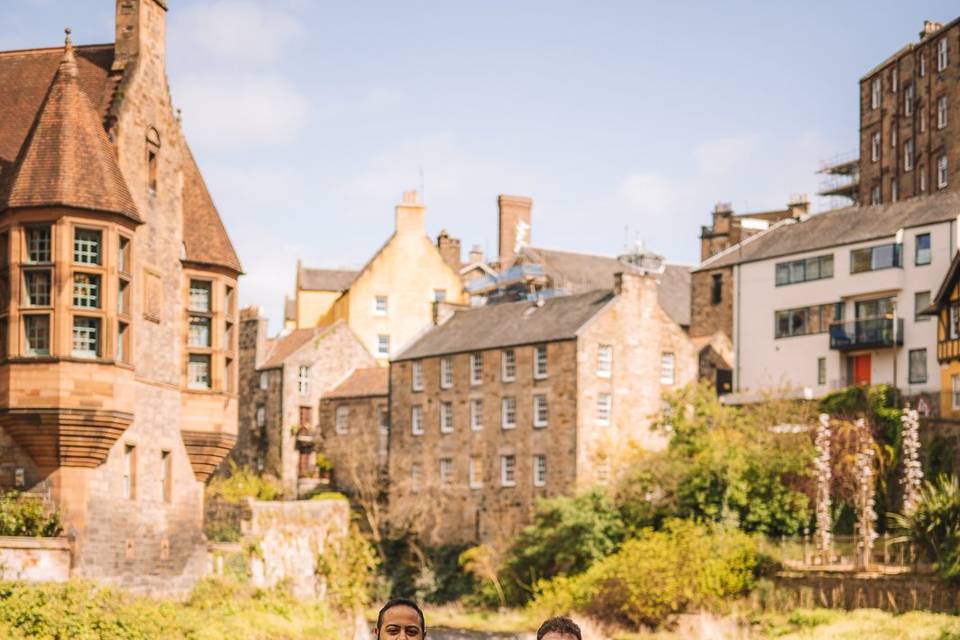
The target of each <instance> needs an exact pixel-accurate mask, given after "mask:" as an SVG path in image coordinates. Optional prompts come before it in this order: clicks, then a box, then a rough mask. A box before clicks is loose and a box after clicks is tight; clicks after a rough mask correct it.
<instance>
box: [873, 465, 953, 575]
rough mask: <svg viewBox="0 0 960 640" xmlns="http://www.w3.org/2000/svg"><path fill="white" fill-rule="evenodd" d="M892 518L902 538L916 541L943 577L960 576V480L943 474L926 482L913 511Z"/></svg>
mask: <svg viewBox="0 0 960 640" xmlns="http://www.w3.org/2000/svg"><path fill="white" fill-rule="evenodd" d="M889 517H890V522H891V524H892V525H893V526H894V527H895V529H896V530H897V532H898V534H899V535H900V540H909V541H910V542H913V543H914V544H915V545H916V546H917V549H919V551H920V553H922V554H923V556H924V557H925V558H927V559H928V560H931V561H933V562H934V564H935V565H936V567H937V571H938V572H939V573H940V575H941V576H942V577H943V578H945V579H948V580H953V581H956V580H958V579H960V481H958V480H957V477H956V476H948V475H940V476H938V477H937V478H936V480H934V481H933V482H929V481H928V482H925V483H924V484H923V486H922V487H921V488H920V493H919V496H918V499H917V502H916V503H915V506H914V508H913V509H912V510H911V511H908V512H907V513H892V514H890V516H889Z"/></svg>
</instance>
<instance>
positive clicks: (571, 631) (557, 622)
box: [537, 618, 583, 640]
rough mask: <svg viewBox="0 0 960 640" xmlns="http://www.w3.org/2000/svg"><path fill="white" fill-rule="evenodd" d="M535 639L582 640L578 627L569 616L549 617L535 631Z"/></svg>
mask: <svg viewBox="0 0 960 640" xmlns="http://www.w3.org/2000/svg"><path fill="white" fill-rule="evenodd" d="M537 640H583V639H582V638H581V637H580V627H578V626H577V623H575V622H574V621H573V620H571V619H570V618H550V619H549V620H547V621H546V622H544V623H543V624H542V625H540V630H539V631H537Z"/></svg>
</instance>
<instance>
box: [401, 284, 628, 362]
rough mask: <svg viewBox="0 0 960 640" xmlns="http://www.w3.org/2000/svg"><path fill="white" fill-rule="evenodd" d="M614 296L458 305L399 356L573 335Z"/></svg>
mask: <svg viewBox="0 0 960 640" xmlns="http://www.w3.org/2000/svg"><path fill="white" fill-rule="evenodd" d="M611 280H612V278H611ZM613 297H614V295H613V291H612V290H611V289H603V290H598V291H589V292H587V293H580V294H574V295H569V296H557V297H555V298H547V299H545V300H543V301H542V306H538V304H537V303H536V302H526V301H524V302H505V303H501V304H494V305H489V306H486V307H479V308H476V309H468V310H464V311H457V312H456V313H454V314H453V316H452V317H451V318H450V319H449V320H447V321H446V322H445V323H444V324H442V325H440V326H438V327H435V328H433V329H431V330H430V331H429V332H428V333H426V334H425V335H424V336H423V337H422V338H420V339H419V340H418V341H417V342H416V343H414V344H413V345H412V346H410V347H409V348H408V349H407V350H406V351H404V352H403V353H401V354H400V355H399V356H398V357H397V358H395V360H397V361H400V360H411V359H415V358H424V357H429V356H437V355H443V354H451V353H463V352H466V351H482V350H484V349H497V348H502V347H509V346H519V345H524V344H535V343H539V342H555V341H557V340H569V339H572V338H575V337H576V335H577V332H578V331H579V330H580V328H581V327H582V326H583V325H584V324H586V323H587V321H588V320H590V319H591V318H593V317H594V316H595V315H596V314H597V313H598V312H599V311H600V310H601V309H603V307H604V305H606V304H607V303H608V302H610V300H612V299H613Z"/></svg>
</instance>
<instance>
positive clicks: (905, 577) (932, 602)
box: [774, 571, 960, 613]
mask: <svg viewBox="0 0 960 640" xmlns="http://www.w3.org/2000/svg"><path fill="white" fill-rule="evenodd" d="M774 585H775V590H776V594H775V595H776V602H777V605H778V606H785V607H788V608H796V607H826V608H832V609H861V608H874V609H882V610H884V611H890V612H892V613H901V612H904V611H913V610H917V609H922V610H925V611H933V612H938V613H954V612H957V611H960V588H958V587H954V586H950V585H948V584H946V583H944V582H943V581H941V580H939V579H938V578H936V577H935V576H932V575H917V574H900V575H883V574H876V573H852V572H830V571H783V572H781V573H779V574H777V576H776V578H774Z"/></svg>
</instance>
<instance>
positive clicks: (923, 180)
mask: <svg viewBox="0 0 960 640" xmlns="http://www.w3.org/2000/svg"><path fill="white" fill-rule="evenodd" d="M926 190H927V168H926V167H923V166H921V167H920V191H926Z"/></svg>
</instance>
